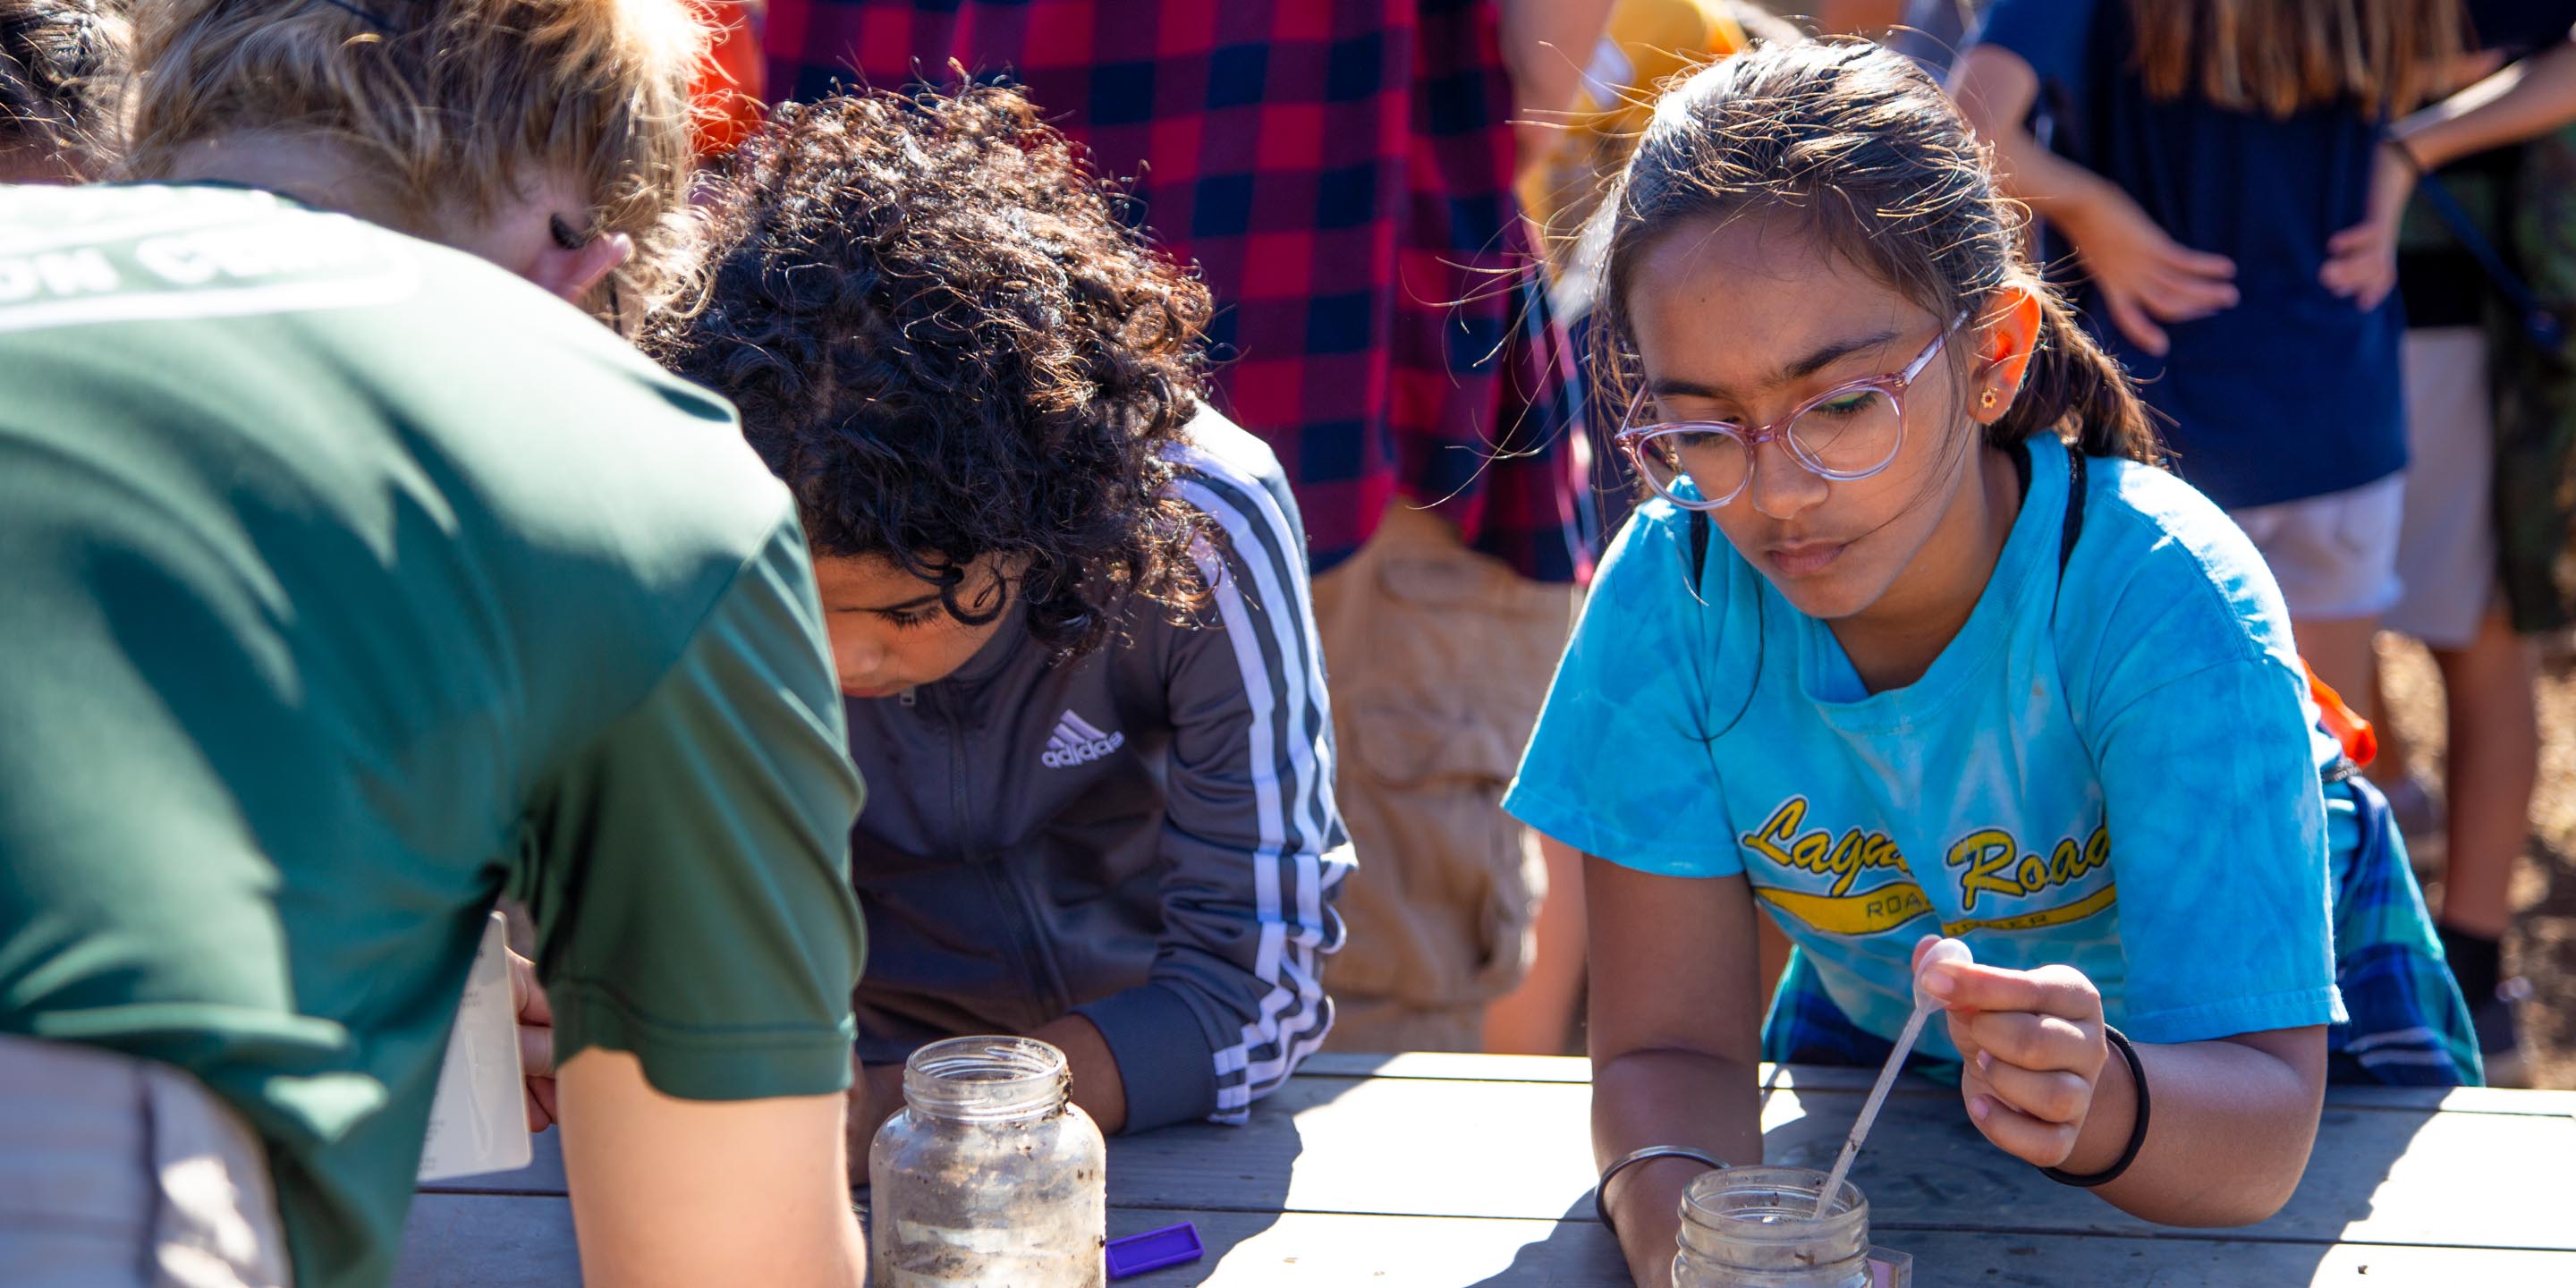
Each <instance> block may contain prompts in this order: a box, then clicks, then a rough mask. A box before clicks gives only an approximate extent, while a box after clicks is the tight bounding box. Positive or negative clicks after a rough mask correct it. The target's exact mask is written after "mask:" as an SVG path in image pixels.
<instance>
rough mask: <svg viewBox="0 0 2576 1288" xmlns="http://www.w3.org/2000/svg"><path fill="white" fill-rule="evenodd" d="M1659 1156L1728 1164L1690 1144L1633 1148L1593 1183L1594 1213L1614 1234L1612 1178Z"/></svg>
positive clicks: (1717, 1165) (1721, 1165) (1721, 1167)
mask: <svg viewBox="0 0 2576 1288" xmlns="http://www.w3.org/2000/svg"><path fill="white" fill-rule="evenodd" d="M1658 1158H1687V1159H1689V1160H1690V1161H1692V1162H1694V1163H1706V1164H1708V1165H1709V1166H1710V1167H1712V1168H1715V1169H1717V1170H1719V1171H1724V1170H1726V1164H1724V1163H1721V1162H1719V1161H1717V1160H1716V1159H1715V1158H1713V1157H1711V1156H1709V1155H1708V1154H1706V1153H1704V1152H1702V1151H1700V1150H1696V1149H1692V1148H1691V1147H1690V1146H1688V1145H1648V1146H1647V1147H1645V1148H1644V1149H1639V1150H1632V1151H1630V1152H1629V1154H1628V1156H1627V1157H1626V1158H1623V1159H1620V1160H1619V1161H1618V1162H1615V1163H1612V1164H1611V1165H1609V1166H1608V1167H1605V1168H1603V1169H1601V1179H1600V1180H1598V1181H1595V1182H1593V1183H1592V1214H1593V1215H1595V1216H1597V1217H1600V1218H1601V1228H1602V1229H1605V1230H1608V1231H1609V1232H1610V1233H1611V1234H1612V1235H1614V1236H1615V1235H1617V1234H1618V1233H1619V1227H1618V1225H1617V1224H1615V1223H1614V1222H1612V1221H1611V1220H1610V1202H1609V1199H1608V1198H1607V1197H1605V1196H1606V1195H1608V1194H1609V1192H1610V1178H1611V1177H1614V1176H1617V1175H1618V1174H1619V1173H1621V1172H1624V1171H1626V1170H1628V1169H1629V1168H1631V1167H1634V1166H1636V1165H1637V1164H1639V1163H1644V1162H1649V1161H1651V1160H1654V1159H1658Z"/></svg>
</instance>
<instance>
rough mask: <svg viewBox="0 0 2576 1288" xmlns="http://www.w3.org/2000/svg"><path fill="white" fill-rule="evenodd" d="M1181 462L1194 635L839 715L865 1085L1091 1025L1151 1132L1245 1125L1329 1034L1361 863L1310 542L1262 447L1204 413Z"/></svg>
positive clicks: (987, 653)
mask: <svg viewBox="0 0 2576 1288" xmlns="http://www.w3.org/2000/svg"><path fill="white" fill-rule="evenodd" d="M1189 437H1190V442H1189V443H1188V445H1187V446H1186V447H1184V448H1183V449H1181V450H1179V451H1177V452H1176V453H1175V455H1174V463H1175V464H1176V465H1177V466H1178V467H1179V469H1180V477H1179V479H1178V481H1177V483H1176V487H1177V489H1178V491H1179V493H1180V495H1181V496H1182V497H1183V498H1184V499H1186V500H1187V501H1188V502H1189V503H1190V504H1192V505H1194V506H1196V507H1197V508H1198V509H1199V510H1201V511H1202V512H1204V513H1205V514H1207V515H1208V517H1209V518H1210V519H1212V520H1213V521H1214V522H1213V524H1212V527H1213V528H1214V529H1215V530H1216V532H1218V533H1219V534H1221V539H1220V540H1219V541H1218V542H1216V543H1214V544H1213V545H1212V547H1211V548H1209V549H1207V550H1205V551H1203V552H1202V556H1201V559H1200V567H1201V569H1202V571H1203V572H1206V573H1208V574H1209V580H1210V582H1211V583H1212V589H1211V591H1210V594H1209V597H1208V603H1207V604H1206V605H1205V606H1204V607H1203V608H1202V609H1200V610H1198V611H1197V612H1196V613H1194V615H1193V616H1194V620H1193V622H1192V623H1191V624H1189V625H1178V624H1175V623H1174V622H1173V621H1172V620H1171V619H1170V617H1171V615H1170V614H1169V613H1168V612H1167V611H1164V610H1161V609H1159V608H1157V607H1155V606H1153V605H1137V606H1135V607H1133V608H1132V609H1131V610H1129V611H1127V612H1125V613H1124V614H1122V622H1121V626H1122V630H1121V631H1120V633H1119V634H1118V635H1116V636H1113V638H1112V641H1111V643H1110V644H1109V645H1108V646H1107V647H1106V648H1103V649H1101V650H1100V651H1098V652H1096V653H1094V654H1092V655H1090V656H1088V657H1085V658H1082V659H1080V660H1078V661H1075V662H1072V663H1068V664H1065V665H1062V666H1051V665H1049V664H1048V662H1047V659H1046V658H1045V656H1044V654H1043V652H1042V651H1041V650H1039V649H1037V648H1035V647H1034V646H1032V645H1031V644H1030V642H1029V640H1028V636H1027V635H1026V633H1025V632H1023V631H1022V630H1020V629H1019V627H1018V624H1017V623H1016V622H1014V621H1006V622H1004V623H1003V627H1002V629H1001V630H1000V631H998V632H996V633H995V635H994V637H993V638H992V640H991V641H989V642H988V643H986V645H985V646H984V648H983V649H982V650H981V651H979V652H978V653H977V654H976V655H975V657H974V658H973V659H972V660H970V661H969V662H968V663H967V664H966V665H965V666H964V667H963V668H961V669H960V670H959V671H958V672H957V673H956V674H955V675H952V676H950V677H949V678H947V679H945V680H941V681H939V682H938V683H936V684H927V685H923V686H921V687H920V688H917V689H913V690H910V691H907V692H905V693H903V694H901V695H899V696H896V697H890V698H873V699H852V700H850V701H849V703H848V707H849V718H850V753H851V756H852V757H853V758H854V759H855V760H856V761H857V762H858V766H859V770H860V772H861V773H862V774H864V775H865V776H866V779H867V784H868V802H867V808H866V809H865V810H864V811H863V812H862V813H861V814H860V816H859V821H858V825H857V827H856V828H855V829H854V830H853V832H852V834H851V839H852V849H851V857H850V868H851V872H852V874H853V880H854V882H855V883H856V885H857V886H858V892H859V903H860V908H861V910H862V912H863V914H864V915H865V917H866V919H867V928H868V960H867V971H866V975H865V977H864V978H863V979H862V981H861V982H860V985H859V990H858V994H857V997H856V1003H857V1011H858V1023H859V1034H860V1038H859V1057H860V1059H862V1060H864V1061H868V1062H870V1063H876V1062H881V1061H895V1060H900V1059H902V1058H903V1057H904V1056H905V1055H906V1054H908V1053H909V1052H910V1051H911V1050H912V1049H913V1048H915V1047H917V1046H919V1045H921V1044H922V1043H924V1042H927V1041H929V1040H932V1039H934V1038H940V1037H948V1036H954V1035H958V1034H966V1033H1025V1032H1027V1031H1029V1030H1030V1029H1033V1028H1036V1027H1037V1026H1038V1025H1040V1024H1043V1023H1046V1022H1047V1021H1049V1020H1052V1019H1055V1018H1057V1017H1058V1016H1061V1015H1063V1014H1065V1013H1066V1012H1068V1011H1078V1012H1080V1013H1081V1014H1082V1015H1084V1016H1086V1017H1088V1018H1089V1019H1090V1020H1091V1021H1092V1023H1093V1024H1095V1025H1097V1026H1098V1027H1099V1029H1100V1032H1101V1034H1102V1035H1103V1036H1104V1037H1105V1038H1106V1039H1107V1040H1108V1045H1109V1049H1110V1051H1111V1053H1112V1054H1113V1055H1115V1056H1116V1058H1117V1061H1118V1070H1119V1074H1120V1076H1121V1078H1122V1079H1123V1080H1124V1081H1125V1083H1126V1086H1127V1122H1128V1127H1129V1129H1130V1130H1143V1129H1147V1128H1152V1127H1158V1126H1162V1125H1164V1124H1167V1123H1173V1122H1181V1121H1186V1120H1190V1119H1195V1118H1207V1117H1212V1118H1214V1119H1216V1120H1217V1121H1219V1122H1237V1123H1239V1122H1241V1121H1243V1120H1244V1117H1245V1114H1246V1111H1247V1110H1248V1109H1249V1108H1250V1106H1251V1104H1252V1102H1253V1101H1254V1100H1256V1099H1259V1098H1260V1097H1261V1096H1263V1095H1265V1094H1267V1093H1268V1092H1269V1091H1271V1090H1272V1089H1273V1088H1275V1087H1277V1086H1278V1085H1279V1083H1280V1082H1281V1081H1283V1080H1284V1079H1286V1078H1287V1076H1288V1074H1289V1072H1290V1071H1291V1070H1292V1069H1293V1068H1295V1067H1296V1065H1297V1064H1298V1062H1300V1061H1301V1060H1303V1059H1304V1058H1305V1057H1306V1056H1307V1055H1308V1054H1309V1053H1311V1052H1313V1051H1314V1049H1315V1048H1316V1047H1317V1046H1318V1045H1320V1044H1321V1043H1322V1041H1323V1038H1324V1032H1325V1030H1326V1029H1327V1028H1329V1027H1330V1026H1331V1024H1332V1015H1333V1011H1332V1003H1331V1001H1330V1000H1329V999H1327V998H1326V997H1325V996H1324V991H1323V986H1322V983H1321V981H1320V978H1319V961H1318V957H1319V955H1320V954H1322V953H1328V952H1331V951H1333V950H1334V949H1336V948H1338V947H1340V945H1341V937H1342V924H1341V919H1340V918H1339V917H1337V916H1336V915H1334V913H1333V911H1332V899H1333V896H1334V893H1335V890H1336V889H1337V887H1338V886H1339V884H1340V882H1341V879H1342V877H1343V876H1344V875H1346V874H1347V873H1348V872H1349V870H1350V864H1351V849H1350V842H1349V838H1348V837H1347V836H1346V835H1345V834H1344V832H1343V830H1342V822H1341V817H1340V815H1339V813H1338V812H1337V811H1336V809H1335V808H1334V805H1333V793H1332V777H1333V772H1332V771H1333V747H1332V720H1331V716H1330V713H1329V708H1328V706H1327V703H1326V698H1325V693H1324V669H1323V660H1322V655H1321V651H1320V649H1319V648H1318V646H1317V643H1316V637H1315V629H1314V624H1313V619H1312V605H1311V602H1310V598H1309V596H1308V593H1307V589H1306V553H1305V552H1306V540H1305V531H1304V528H1303V527H1302V525H1301V522H1300V520H1299V518H1298V514H1297V506H1296V503H1295V502H1294V501H1293V500H1291V499H1290V497H1289V494H1288V484H1287V480H1286V478H1285V477H1284V476H1283V475H1282V474H1281V472H1280V469H1279V462H1278V460H1277V458H1276V457H1274V456H1272V455H1271V453H1270V449H1269V448H1268V447H1266V446H1264V445H1263V444H1262V443H1261V441H1260V440H1259V439H1256V438H1254V437H1252V436H1251V435H1250V434H1247V433H1245V432H1244V431H1243V430H1241V429H1238V428H1236V427H1235V426H1234V425H1233V424H1232V423H1230V422H1228V421H1226V420H1225V418H1223V417H1222V416H1219V415H1217V414H1216V413H1215V412H1213V411H1202V412H1201V413H1200V414H1199V416H1198V417H1197V419H1196V420H1194V421H1193V422H1192V424H1191V426H1190V433H1189Z"/></svg>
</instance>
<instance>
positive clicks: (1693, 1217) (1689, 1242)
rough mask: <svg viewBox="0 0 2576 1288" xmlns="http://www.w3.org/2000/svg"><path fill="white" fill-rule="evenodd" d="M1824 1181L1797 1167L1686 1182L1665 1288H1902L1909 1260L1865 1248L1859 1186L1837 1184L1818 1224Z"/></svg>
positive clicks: (1741, 1170)
mask: <svg viewBox="0 0 2576 1288" xmlns="http://www.w3.org/2000/svg"><path fill="white" fill-rule="evenodd" d="M1826 1179H1827V1178H1826V1176H1825V1174H1824V1173H1822V1172H1819V1171H1816V1170H1814V1169H1812V1168H1805V1167H1736V1168H1728V1169H1724V1170H1721V1171H1712V1172H1709V1173H1706V1174H1705V1175H1702V1176H1700V1177H1699V1178H1698V1179H1696V1180H1694V1181H1692V1182H1691V1185H1690V1188H1689V1189H1687V1190H1685V1191H1683V1192H1682V1230H1681V1246H1680V1247H1679V1248H1678V1249H1676V1250H1675V1251H1674V1253H1673V1288H1871V1286H1872V1285H1873V1284H1882V1285H1888V1286H1889V1288H1905V1286H1906V1285H1908V1284H1910V1283H1911V1282H1912V1278H1913V1258H1911V1257H1908V1256H1905V1255H1903V1254H1901V1253H1890V1252H1887V1251H1885V1250H1883V1249H1881V1250H1873V1249H1872V1248H1871V1247H1870V1244H1869V1200H1868V1199H1867V1198H1864V1197H1863V1196H1862V1195H1861V1192H1860V1189H1859V1187H1858V1186H1855V1185H1853V1184H1852V1183H1851V1182H1849V1181H1845V1182H1843V1183H1842V1186H1841V1188H1840V1189H1839V1190H1838V1191H1837V1192H1836V1193H1835V1195H1834V1201H1833V1202H1832V1203H1831V1204H1829V1205H1828V1206H1827V1207H1826V1209H1825V1211H1824V1213H1823V1214H1822V1215H1818V1214H1817V1211H1816V1196H1817V1195H1818V1194H1820V1193H1822V1192H1823V1190H1824V1187H1825V1181H1826ZM1873 1252H1875V1255H1876V1256H1877V1257H1878V1259H1879V1263H1880V1264H1878V1265H1877V1266H1873V1265H1872V1264H1871V1258H1872V1255H1873ZM1874 1275H1875V1276H1876V1277H1873V1276H1874Z"/></svg>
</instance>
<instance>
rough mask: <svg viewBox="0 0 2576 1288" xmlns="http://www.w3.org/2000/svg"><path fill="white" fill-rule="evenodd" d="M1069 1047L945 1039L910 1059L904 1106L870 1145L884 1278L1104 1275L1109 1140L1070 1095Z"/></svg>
mask: <svg viewBox="0 0 2576 1288" xmlns="http://www.w3.org/2000/svg"><path fill="white" fill-rule="evenodd" d="M1072 1082H1073V1077H1072V1074H1071V1073H1070V1072H1069V1071H1068V1070H1067V1069H1066V1067H1065V1061H1064V1053H1063V1052H1062V1051H1059V1050H1057V1049H1055V1048H1054V1047H1052V1046H1049V1045H1047V1044H1046V1043H1044V1042H1040V1041H1038V1040H1036V1039H1034V1038H1015V1037H976V1038H953V1039H951V1040H949V1041H946V1042H934V1043H932V1044H930V1045H929V1046H926V1047H923V1048H921V1049H920V1050H918V1051H915V1052H913V1054H912V1058H911V1059H910V1060H908V1061H905V1062H904V1068H903V1101H904V1107H903V1108H902V1109H901V1110H899V1111H897V1112H896V1113H895V1115H894V1117H892V1118H889V1119H887V1120H886V1124H885V1126H883V1127H881V1128H879V1129H878V1130H877V1136H876V1141H875V1142H874V1143H873V1144H872V1145H871V1146H870V1147H869V1149H868V1190H869V1195H868V1208H869V1221H868V1224H869V1231H868V1244H869V1264H870V1266H871V1267H872V1271H873V1274H874V1282H875V1283H876V1284H878V1285H879V1288H932V1286H933V1285H936V1286H937V1288H961V1286H962V1285H977V1286H978V1288H1100V1285H1102V1284H1104V1283H1106V1282H1107V1277H1106V1276H1107V1274H1108V1271H1107V1268H1106V1265H1105V1264H1104V1262H1103V1260H1102V1256H1101V1248H1102V1247H1103V1245H1104V1244H1105V1242H1106V1240H1107V1237H1108V1230H1109V1222H1108V1188H1107V1166H1106V1164H1107V1149H1106V1147H1105V1146H1104V1145H1103V1144H1102V1142H1101V1139H1100V1128H1099V1127H1098V1126H1096V1125H1095V1124H1093V1122H1092V1121H1091V1116H1090V1115H1089V1114H1086V1113H1084V1112H1082V1110H1081V1109H1080V1108H1078V1107H1076V1106H1075V1105H1074V1104H1073V1103H1072V1102H1071V1101H1070V1100H1069V1099H1067V1093H1068V1091H1069V1089H1070V1087H1071V1086H1072Z"/></svg>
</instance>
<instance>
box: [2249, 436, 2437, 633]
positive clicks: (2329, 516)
mask: <svg viewBox="0 0 2576 1288" xmlns="http://www.w3.org/2000/svg"><path fill="white" fill-rule="evenodd" d="M2405 488H2406V476H2405V475H2404V474H2403V473H2398V474H2391V475H2389V476H2388V477H2387V478H2384V479H2380V480H2378V481H2376V482H2372V483H2364V484H2362V485H2361V486H2360V487H2357V488H2352V489H2349V490H2347V491H2342V492H2328V493H2326V494H2325V495H2324V496H2311V497H2305V498H2302V499H2300V500H2297V501H2283V502H2281V503H2279V504H2277V505H2255V506H2247V507H2246V508H2244V509H2242V510H2230V511H2228V512H2227V516H2228V517H2229V518H2231V519H2234V520H2236V526H2238V527H2240V528H2243V529H2245V535H2246V536H2248V537H2251V538H2253V539H2254V548H2255V549H2256V550H2259V551H2261V552H2262V554H2263V562H2264V563H2266V564H2268V565H2270V566H2271V569H2272V579H2273V580H2274V581H2277V582H2279V583H2280V584H2281V598H2282V599H2283V600H2285V601H2287V602H2288V604H2289V606H2290V616H2291V617H2292V618H2294V619H2298V620H2302V621H2318V622H2332V621H2348V620H2352V619H2355V618H2365V617H2377V616H2379V615H2380V614H2381V613H2384V612H2387V611H2388V606H2389V605H2390V604H2393V603H2396V602H2397V596H2398V591H2399V589H2400V588H2399V585H2398V581H2397V529H2398V525H2399V523H2400V521H2401V519H2402V517H2403V513H2404V510H2405V506H2406V491H2405Z"/></svg>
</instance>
